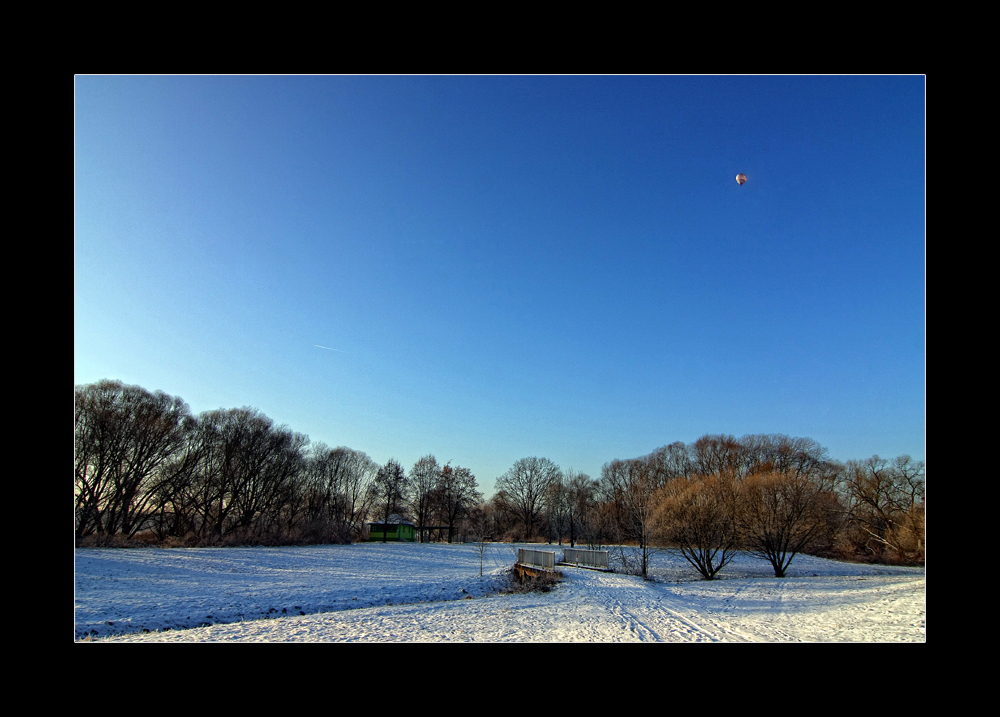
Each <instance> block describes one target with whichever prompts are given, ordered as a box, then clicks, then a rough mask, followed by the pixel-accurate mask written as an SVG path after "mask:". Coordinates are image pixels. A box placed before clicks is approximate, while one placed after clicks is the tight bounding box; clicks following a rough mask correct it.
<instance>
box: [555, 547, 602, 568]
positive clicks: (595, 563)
mask: <svg viewBox="0 0 1000 717" xmlns="http://www.w3.org/2000/svg"><path fill="white" fill-rule="evenodd" d="M563 562H564V563H573V564H575V565H585V566H586V567H588V568H604V569H605V570H607V569H609V568H610V567H611V562H610V560H609V558H608V551H607V550H581V549H579V548H566V549H565V550H563Z"/></svg>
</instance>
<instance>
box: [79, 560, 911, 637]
mask: <svg viewBox="0 0 1000 717" xmlns="http://www.w3.org/2000/svg"><path fill="white" fill-rule="evenodd" d="M532 547H534V548H536V549H542V550H553V551H555V552H556V553H558V554H560V556H561V549H560V548H559V547H558V546H538V545H535V546H532ZM515 555H516V548H515V547H514V546H511V545H505V544H491V545H490V546H489V547H488V554H487V556H486V560H485V565H484V577H482V578H481V577H479V554H478V552H477V551H476V549H475V547H474V546H473V545H471V544H465V545H447V544H425V545H420V544H412V545H411V544H395V545H393V544H388V545H382V544H365V543H362V544H358V545H343V546H319V547H304V548H187V549H170V550H160V549H148V550H98V549H87V550H84V549H79V550H77V551H76V566H75V575H76V580H75V585H76V588H75V629H74V633H75V639H76V640H81V639H88V640H94V641H96V642H216V641H241V642H803V641H805V642H925V641H926V635H925V607H926V599H925V595H926V587H925V578H924V569H923V568H894V567H886V566H872V565H855V564H849V563H838V562H834V561H831V560H824V559H821V558H813V557H810V556H806V555H799V556H796V558H795V560H794V562H793V563H792V566H791V568H790V569H789V571H788V575H789V576H788V577H787V578H784V579H777V578H774V577H773V573H771V572H770V569H769V566H768V564H767V563H765V562H763V561H761V560H757V559H754V558H751V557H749V556H742V555H741V556H739V557H737V559H736V561H734V562H733V563H732V564H731V565H730V566H728V567H727V568H726V569H725V570H723V573H722V575H721V576H720V578H719V579H717V580H714V581H703V580H700V579H697V575H696V573H695V572H694V570H693V569H692V568H691V567H690V566H689V565H688V564H687V563H686V562H685V561H684V560H683V558H681V557H680V556H679V554H677V553H674V552H669V551H665V552H661V553H657V554H656V556H655V557H654V560H653V565H652V569H651V575H652V577H653V580H652V581H643V580H642V579H640V578H638V577H633V576H628V575H619V574H612V573H601V572H595V571H590V570H583V569H577V568H562V571H563V574H564V581H563V582H562V583H561V584H560V585H559V586H558V587H557V588H556V589H555V590H553V591H551V592H548V593H533V594H520V595H510V594H504V595H499V594H496V590H497V588H498V587H499V586H500V585H501V584H502V583H503V570H504V569H505V568H507V567H509V566H510V565H512V564H513V562H514V558H515ZM146 631H148V632H146Z"/></svg>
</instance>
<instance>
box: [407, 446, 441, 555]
mask: <svg viewBox="0 0 1000 717" xmlns="http://www.w3.org/2000/svg"><path fill="white" fill-rule="evenodd" d="M440 477H441V466H440V465H439V464H438V462H437V459H436V458H435V457H434V456H432V455H426V456H424V457H423V458H421V459H420V460H419V461H417V462H416V463H414V464H413V468H411V469H410V491H409V495H408V496H407V501H408V502H409V504H410V509H411V510H412V511H413V516H414V518H415V519H416V521H417V525H418V526H419V527H420V528H421V530H420V542H421V543H422V542H424V541H425V540H426V538H427V535H426V530H424V529H423V526H426V525H429V524H430V520H431V515H432V511H433V509H434V491H435V489H436V488H437V487H438V481H439V480H440Z"/></svg>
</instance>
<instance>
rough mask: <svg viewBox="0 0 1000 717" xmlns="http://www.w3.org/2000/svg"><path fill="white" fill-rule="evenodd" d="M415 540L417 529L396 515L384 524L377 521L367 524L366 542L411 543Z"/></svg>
mask: <svg viewBox="0 0 1000 717" xmlns="http://www.w3.org/2000/svg"><path fill="white" fill-rule="evenodd" d="M416 539H417V527H416V526H415V525H414V524H413V523H411V522H410V521H408V520H403V519H402V518H400V517H399V516H398V515H393V516H390V518H389V522H388V523H386V522H384V521H381V520H377V521H374V522H371V523H369V524H368V542H374V541H379V542H382V541H389V540H392V541H400V542H407V543H412V542H414V541H415V540H416Z"/></svg>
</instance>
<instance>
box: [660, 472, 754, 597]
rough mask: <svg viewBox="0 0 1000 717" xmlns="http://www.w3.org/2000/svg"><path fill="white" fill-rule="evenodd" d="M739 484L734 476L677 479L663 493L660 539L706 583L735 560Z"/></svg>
mask: <svg viewBox="0 0 1000 717" xmlns="http://www.w3.org/2000/svg"><path fill="white" fill-rule="evenodd" d="M737 490H738V486H737V482H736V479H735V478H733V477H732V476H727V475H724V474H723V475H719V474H715V475H708V476H693V477H691V478H678V479H676V480H673V481H670V482H669V483H667V484H666V485H665V486H664V487H663V488H662V489H661V491H660V496H659V498H660V499H659V501H658V512H657V517H658V520H659V525H658V528H659V530H660V531H661V532H660V535H661V536H662V537H663V539H664V540H665V541H666V542H667V543H668V544H670V545H673V546H675V547H677V548H679V549H680V551H681V554H682V555H683V556H684V558H685V559H686V560H687V561H688V562H689V563H690V564H691V565H692V566H693V567H694V568H695V569H696V570H697V571H698V572H699V573H700V574H701V576H702V577H703V578H704V579H706V580H712V579H714V578H715V576H716V575H717V574H718V572H719V571H720V570H722V568H724V567H725V566H726V565H728V564H729V563H730V562H732V560H733V558H734V557H736V552H737V548H738V546H739V530H738V528H737V523H736V496H737Z"/></svg>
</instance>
